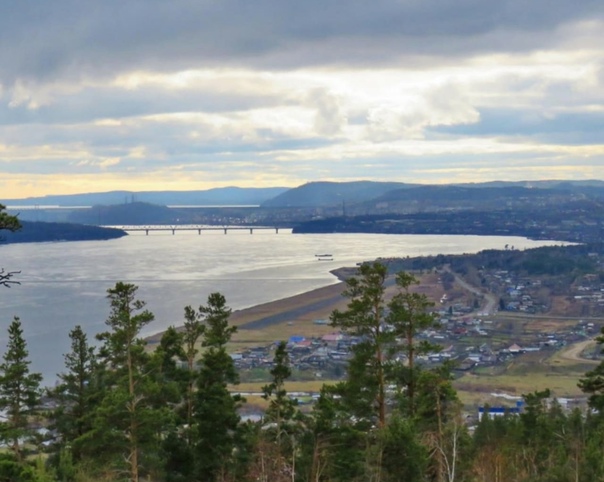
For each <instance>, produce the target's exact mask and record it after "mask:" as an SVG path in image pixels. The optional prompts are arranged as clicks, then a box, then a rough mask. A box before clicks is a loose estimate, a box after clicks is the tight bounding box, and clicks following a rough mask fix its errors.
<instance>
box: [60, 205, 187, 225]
mask: <svg viewBox="0 0 604 482" xmlns="http://www.w3.org/2000/svg"><path fill="white" fill-rule="evenodd" d="M177 218H178V212H177V211H175V210H172V209H170V208H168V207H166V206H158V205H156V204H149V203H143V202H134V203H129V204H118V205H115V206H104V205H98V206H93V207H92V208H90V209H83V210H80V211H74V212H72V213H70V214H69V221H70V222H73V223H82V224H102V225H108V226H120V225H128V224H174V223H175V222H176V220H177Z"/></svg>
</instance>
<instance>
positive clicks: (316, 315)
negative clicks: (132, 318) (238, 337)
mask: <svg viewBox="0 0 604 482" xmlns="http://www.w3.org/2000/svg"><path fill="white" fill-rule="evenodd" d="M355 271H356V268H340V269H337V270H334V271H333V274H334V275H335V276H337V277H338V278H339V279H340V280H343V279H345V278H346V277H347V276H349V275H350V274H353V273H354V272H355ZM344 287H345V283H344V282H343V281H340V282H338V283H335V284H331V285H328V286H324V287H322V288H317V289H314V290H311V291H307V292H305V293H300V294H298V295H294V296H290V297H288V298H283V299H279V300H275V301H271V302H269V303H263V304H260V305H255V306H252V307H250V308H245V309H243V310H237V311H234V312H233V314H232V315H231V318H230V323H231V324H233V325H235V326H237V327H238V328H239V330H240V332H241V331H244V330H263V329H266V328H269V327H271V326H274V325H280V324H287V323H288V322H293V321H296V322H299V321H303V322H312V321H313V320H318V319H328V318H329V315H330V314H331V312H332V311H333V310H334V309H336V308H339V309H342V308H344V307H345V306H346V303H347V300H346V299H345V298H344V297H343V296H342V291H343V290H344ZM162 334H163V332H160V333H155V334H153V335H151V336H149V337H147V338H146V339H147V342H148V343H149V344H151V345H153V344H156V343H159V340H160V339H161V337H162Z"/></svg>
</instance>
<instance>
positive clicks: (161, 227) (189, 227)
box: [103, 224, 280, 236]
mask: <svg viewBox="0 0 604 482" xmlns="http://www.w3.org/2000/svg"><path fill="white" fill-rule="evenodd" d="M103 227H104V228H115V229H121V230H123V231H127V232H135V231H139V232H140V231H144V232H145V234H146V235H147V236H148V235H149V232H151V231H172V234H176V231H197V234H201V232H202V231H223V232H224V234H227V233H228V232H229V231H249V232H250V234H254V231H275V234H279V229H280V228H279V227H278V226H208V225H197V224H175V225H165V224H158V225H152V226H139V225H133V226H103Z"/></svg>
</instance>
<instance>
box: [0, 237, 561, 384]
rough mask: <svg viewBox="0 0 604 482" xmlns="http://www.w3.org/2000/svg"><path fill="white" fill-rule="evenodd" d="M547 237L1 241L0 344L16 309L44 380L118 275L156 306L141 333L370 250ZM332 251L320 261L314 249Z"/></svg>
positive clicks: (424, 249)
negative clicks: (4, 283) (9, 278)
mask: <svg viewBox="0 0 604 482" xmlns="http://www.w3.org/2000/svg"><path fill="white" fill-rule="evenodd" d="M550 244H560V243H557V242H554V241H531V240H528V239H525V238H518V237H499V236H424V235H379V234H321V235H319V234H317V235H312V234H308V235H293V234H291V232H288V231H287V230H280V231H279V234H275V233H274V232H273V231H254V234H252V235H250V234H249V232H247V231H230V232H229V233H228V234H227V235H224V234H223V233H221V232H202V234H201V235H198V234H197V232H196V231H194V232H177V233H176V234H175V235H172V234H171V233H170V232H154V233H151V234H149V235H148V236H146V235H145V234H144V233H136V234H132V235H130V236H127V237H124V238H121V239H116V240H111V241H84V242H69V243H67V242H65V243H33V244H12V245H5V246H0V267H4V268H5V269H7V270H9V271H13V270H20V271H21V274H19V275H17V276H16V278H15V279H16V280H18V281H20V282H21V285H18V286H14V287H12V288H10V289H8V288H0V352H3V351H4V348H5V346H6V340H7V335H6V328H7V327H8V325H9V323H10V322H11V320H12V319H13V316H19V317H20V319H21V322H22V324H23V330H24V334H25V336H26V339H27V343H28V348H29V352H30V358H31V360H32V365H31V369H32V370H33V371H37V372H41V373H42V374H43V375H44V379H45V382H46V383H49V384H50V383H53V382H54V380H55V379H56V374H57V373H59V372H60V371H62V369H63V354H64V353H66V352H68V351H69V338H68V333H69V331H70V330H71V329H72V328H73V327H74V326H75V325H76V324H80V325H81V326H82V327H83V328H84V330H85V331H86V332H87V333H88V334H89V337H90V338H91V339H92V340H93V339H94V335H95V334H96V333H99V332H101V331H104V330H105V324H104V320H105V319H106V318H107V315H108V313H109V304H108V302H107V300H106V298H105V295H106V290H107V289H108V288H110V287H112V286H113V285H115V283H116V282H117V281H125V282H129V283H134V284H136V285H138V286H139V292H138V294H139V298H140V299H142V300H145V301H147V303H148V304H147V307H148V308H149V309H150V310H151V311H152V312H153V313H154V314H155V321H154V322H152V323H151V324H150V325H148V326H147V328H146V331H145V333H144V334H145V335H147V334H152V333H155V332H158V331H161V330H163V329H165V328H166V327H168V326H170V325H179V324H182V319H183V308H184V307H185V306H186V305H193V306H194V307H198V306H199V305H201V304H205V302H206V299H207V296H208V294H210V293H211V292H214V291H219V292H221V293H223V294H224V295H225V296H226V299H227V303H228V304H229V306H230V307H231V308H233V309H241V308H246V307H249V306H253V305H256V304H260V303H265V302H268V301H273V300H276V299H280V298H284V297H287V296H292V295H295V294H299V293H302V292H305V291H309V290H311V289H314V288H318V287H321V286H327V285H329V284H332V283H336V282H337V279H336V278H335V277H334V276H333V275H331V274H330V272H329V271H330V270H333V269H335V268H338V267H341V266H354V265H355V264H356V263H358V262H361V261H366V260H372V259H375V258H376V257H394V256H400V257H403V256H411V257H413V256H423V255H434V254H439V253H442V254H461V253H474V252H478V251H480V250H482V249H493V248H494V249H503V248H504V246H506V245H509V246H514V247H515V248H516V249H525V248H530V247H537V246H543V245H550ZM327 253H328V254H331V255H332V256H333V261H323V262H320V261H318V260H317V258H316V257H315V255H316V254H327Z"/></svg>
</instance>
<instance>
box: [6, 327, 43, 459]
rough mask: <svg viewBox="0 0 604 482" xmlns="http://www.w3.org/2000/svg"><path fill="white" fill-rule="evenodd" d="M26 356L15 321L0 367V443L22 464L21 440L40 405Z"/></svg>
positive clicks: (38, 377)
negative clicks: (0, 419)
mask: <svg viewBox="0 0 604 482" xmlns="http://www.w3.org/2000/svg"><path fill="white" fill-rule="evenodd" d="M28 357H29V352H28V351H27V343H26V341H25V338H23V329H22V328H21V321H20V320H19V318H17V317H15V318H14V320H13V321H12V323H11V324H10V326H9V327H8V343H7V347H6V352H5V353H4V355H3V357H2V359H3V362H2V364H0V411H3V412H4V413H5V414H6V415H5V417H6V420H5V421H4V422H2V423H1V424H0V440H2V442H4V443H5V444H7V445H8V446H9V447H10V449H11V451H12V452H13V454H14V455H15V457H16V458H17V460H18V461H20V462H21V461H22V460H23V448H22V446H21V441H22V440H28V439H31V438H32V436H33V435H34V434H33V433H32V430H31V429H30V428H29V421H30V418H31V417H32V416H33V415H35V414H36V413H37V408H38V406H39V404H40V383H41V382H42V375H41V374H39V373H30V372H29V365H30V363H31V362H30V361H29V358H28Z"/></svg>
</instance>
